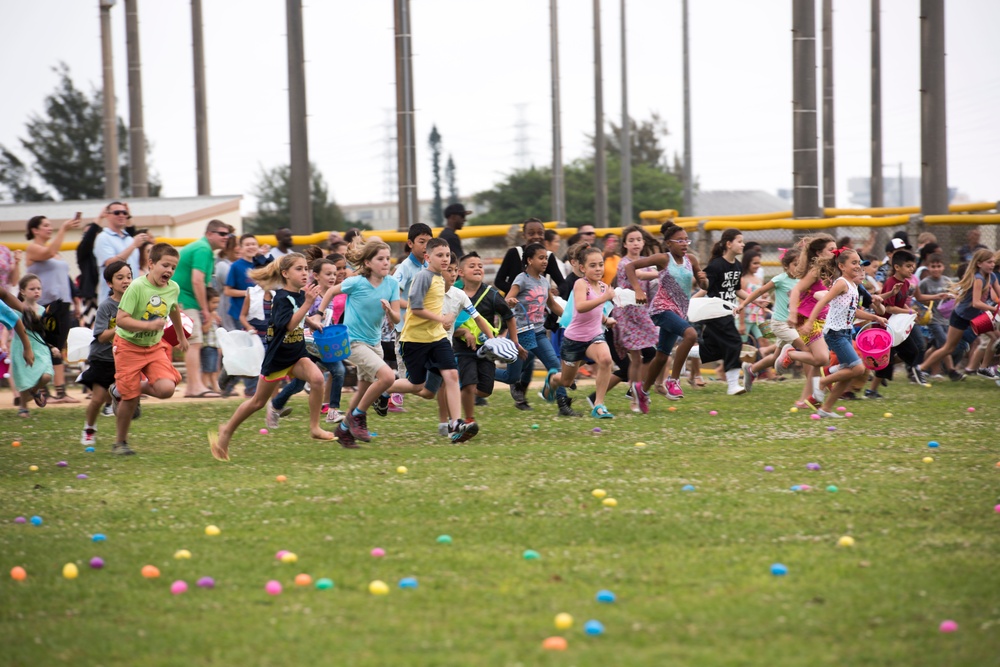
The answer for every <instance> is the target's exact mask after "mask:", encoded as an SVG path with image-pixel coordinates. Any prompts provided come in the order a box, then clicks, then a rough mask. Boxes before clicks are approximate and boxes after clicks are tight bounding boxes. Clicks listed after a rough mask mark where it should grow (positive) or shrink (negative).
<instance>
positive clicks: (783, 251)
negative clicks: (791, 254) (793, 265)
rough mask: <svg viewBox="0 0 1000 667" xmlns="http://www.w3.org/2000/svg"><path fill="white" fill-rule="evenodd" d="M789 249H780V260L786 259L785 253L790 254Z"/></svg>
mask: <svg viewBox="0 0 1000 667" xmlns="http://www.w3.org/2000/svg"><path fill="white" fill-rule="evenodd" d="M788 250H789V249H788V248H778V259H784V258H785V253H786V252H788Z"/></svg>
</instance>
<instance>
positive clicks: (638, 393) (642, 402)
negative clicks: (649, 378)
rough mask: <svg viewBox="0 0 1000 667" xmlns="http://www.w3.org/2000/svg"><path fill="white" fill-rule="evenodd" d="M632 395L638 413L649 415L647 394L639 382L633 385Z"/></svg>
mask: <svg viewBox="0 0 1000 667" xmlns="http://www.w3.org/2000/svg"><path fill="white" fill-rule="evenodd" d="M632 393H633V394H635V401H636V403H638V404H639V412H641V413H642V414H644V415H648V414H649V392H647V391H646V390H645V389H644V388H643V386H642V383H641V382H636V383H635V388H634V389H633V390H632ZM595 409H596V406H595ZM608 414H611V413H608Z"/></svg>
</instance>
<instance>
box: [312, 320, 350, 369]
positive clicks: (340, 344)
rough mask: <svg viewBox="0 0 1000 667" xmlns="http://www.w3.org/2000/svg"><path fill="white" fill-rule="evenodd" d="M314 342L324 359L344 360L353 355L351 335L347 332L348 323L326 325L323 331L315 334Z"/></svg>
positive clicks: (328, 360)
mask: <svg viewBox="0 0 1000 667" xmlns="http://www.w3.org/2000/svg"><path fill="white" fill-rule="evenodd" d="M313 342H314V343H315V344H316V347H317V348H318V349H319V357H320V359H322V360H323V361H326V362H332V361H343V360H344V359H347V357H349V356H351V337H350V336H349V335H348V334H347V326H346V325H343V324H331V325H330V326H328V327H324V328H323V330H322V331H317V332H315V333H314V334H313Z"/></svg>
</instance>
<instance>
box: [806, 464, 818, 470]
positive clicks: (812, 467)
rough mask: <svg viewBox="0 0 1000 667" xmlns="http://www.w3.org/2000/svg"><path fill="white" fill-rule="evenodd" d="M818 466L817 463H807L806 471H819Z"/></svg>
mask: <svg viewBox="0 0 1000 667" xmlns="http://www.w3.org/2000/svg"><path fill="white" fill-rule="evenodd" d="M819 468H820V466H819V464H818V463H807V464H806V470H819Z"/></svg>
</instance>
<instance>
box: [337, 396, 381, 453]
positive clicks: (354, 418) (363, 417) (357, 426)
mask: <svg viewBox="0 0 1000 667" xmlns="http://www.w3.org/2000/svg"><path fill="white" fill-rule="evenodd" d="M385 398H386V402H387V403H388V401H389V397H388V396H386V397H385ZM344 423H345V424H347V428H349V429H350V430H351V435H353V436H354V437H355V438H357V439H358V440H361V441H362V442H371V439H372V434H371V433H369V432H368V415H367V414H364V413H362V414H360V415H355V414H348V415H347V416H346V417H345V418H344Z"/></svg>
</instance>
